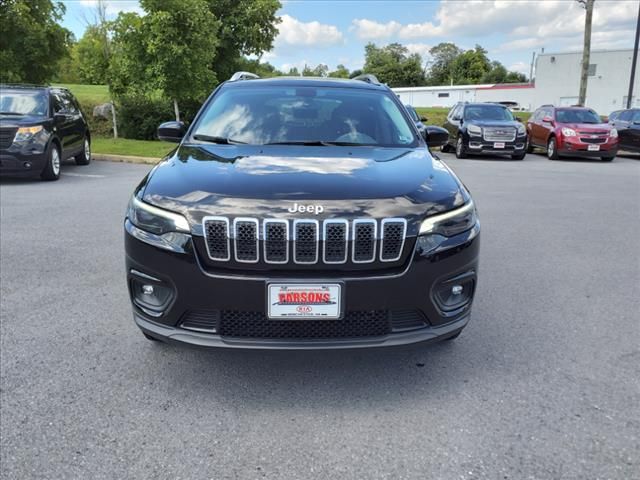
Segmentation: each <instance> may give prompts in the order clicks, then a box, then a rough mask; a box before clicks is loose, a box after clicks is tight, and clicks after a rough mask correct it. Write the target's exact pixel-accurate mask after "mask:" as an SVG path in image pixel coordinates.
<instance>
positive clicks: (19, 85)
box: [0, 83, 49, 88]
mask: <svg viewBox="0 0 640 480" xmlns="http://www.w3.org/2000/svg"><path fill="white" fill-rule="evenodd" d="M0 85H2V86H3V87H9V88H49V85H47V84H39V83H0Z"/></svg>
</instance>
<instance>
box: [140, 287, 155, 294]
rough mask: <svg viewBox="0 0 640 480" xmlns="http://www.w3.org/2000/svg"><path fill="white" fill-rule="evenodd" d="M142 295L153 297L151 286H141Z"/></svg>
mask: <svg viewBox="0 0 640 480" xmlns="http://www.w3.org/2000/svg"><path fill="white" fill-rule="evenodd" d="M142 293H143V294H144V295H153V285H143V286H142Z"/></svg>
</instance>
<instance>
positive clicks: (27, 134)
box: [13, 125, 42, 142]
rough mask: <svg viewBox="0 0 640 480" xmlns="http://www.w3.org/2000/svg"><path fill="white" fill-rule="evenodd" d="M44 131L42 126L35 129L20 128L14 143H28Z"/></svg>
mask: <svg viewBox="0 0 640 480" xmlns="http://www.w3.org/2000/svg"><path fill="white" fill-rule="evenodd" d="M41 131H42V125H38V126H35V127H20V128H19V129H18V131H17V132H16V136H15V137H14V138H13V141H14V142H26V141H28V140H31V139H32V138H33V137H34V136H35V135H36V134H38V133H40V132H41Z"/></svg>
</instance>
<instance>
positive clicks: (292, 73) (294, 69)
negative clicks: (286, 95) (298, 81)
mask: <svg viewBox="0 0 640 480" xmlns="http://www.w3.org/2000/svg"><path fill="white" fill-rule="evenodd" d="M287 75H288V76H290V77H299V76H300V71H299V70H298V67H291V68H290V69H289V71H288V72H287Z"/></svg>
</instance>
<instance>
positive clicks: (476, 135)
mask: <svg viewBox="0 0 640 480" xmlns="http://www.w3.org/2000/svg"><path fill="white" fill-rule="evenodd" d="M444 128H446V129H447V130H448V131H449V142H448V144H447V145H445V146H444V147H443V151H447V150H449V149H451V148H454V149H455V152H456V157H457V158H466V157H467V156H468V155H469V154H478V153H493V154H498V155H511V158H513V159H514V160H522V159H524V157H525V155H526V151H525V145H526V139H527V138H526V137H527V135H526V131H525V127H524V125H523V124H522V123H520V122H519V121H518V120H517V119H516V118H515V117H514V116H513V114H512V113H511V111H510V110H509V109H508V108H507V107H506V106H504V105H500V104H497V103H466V102H460V103H457V104H456V105H455V106H454V107H453V108H452V109H451V110H450V111H449V114H448V115H447V120H446V122H445V125H444Z"/></svg>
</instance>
